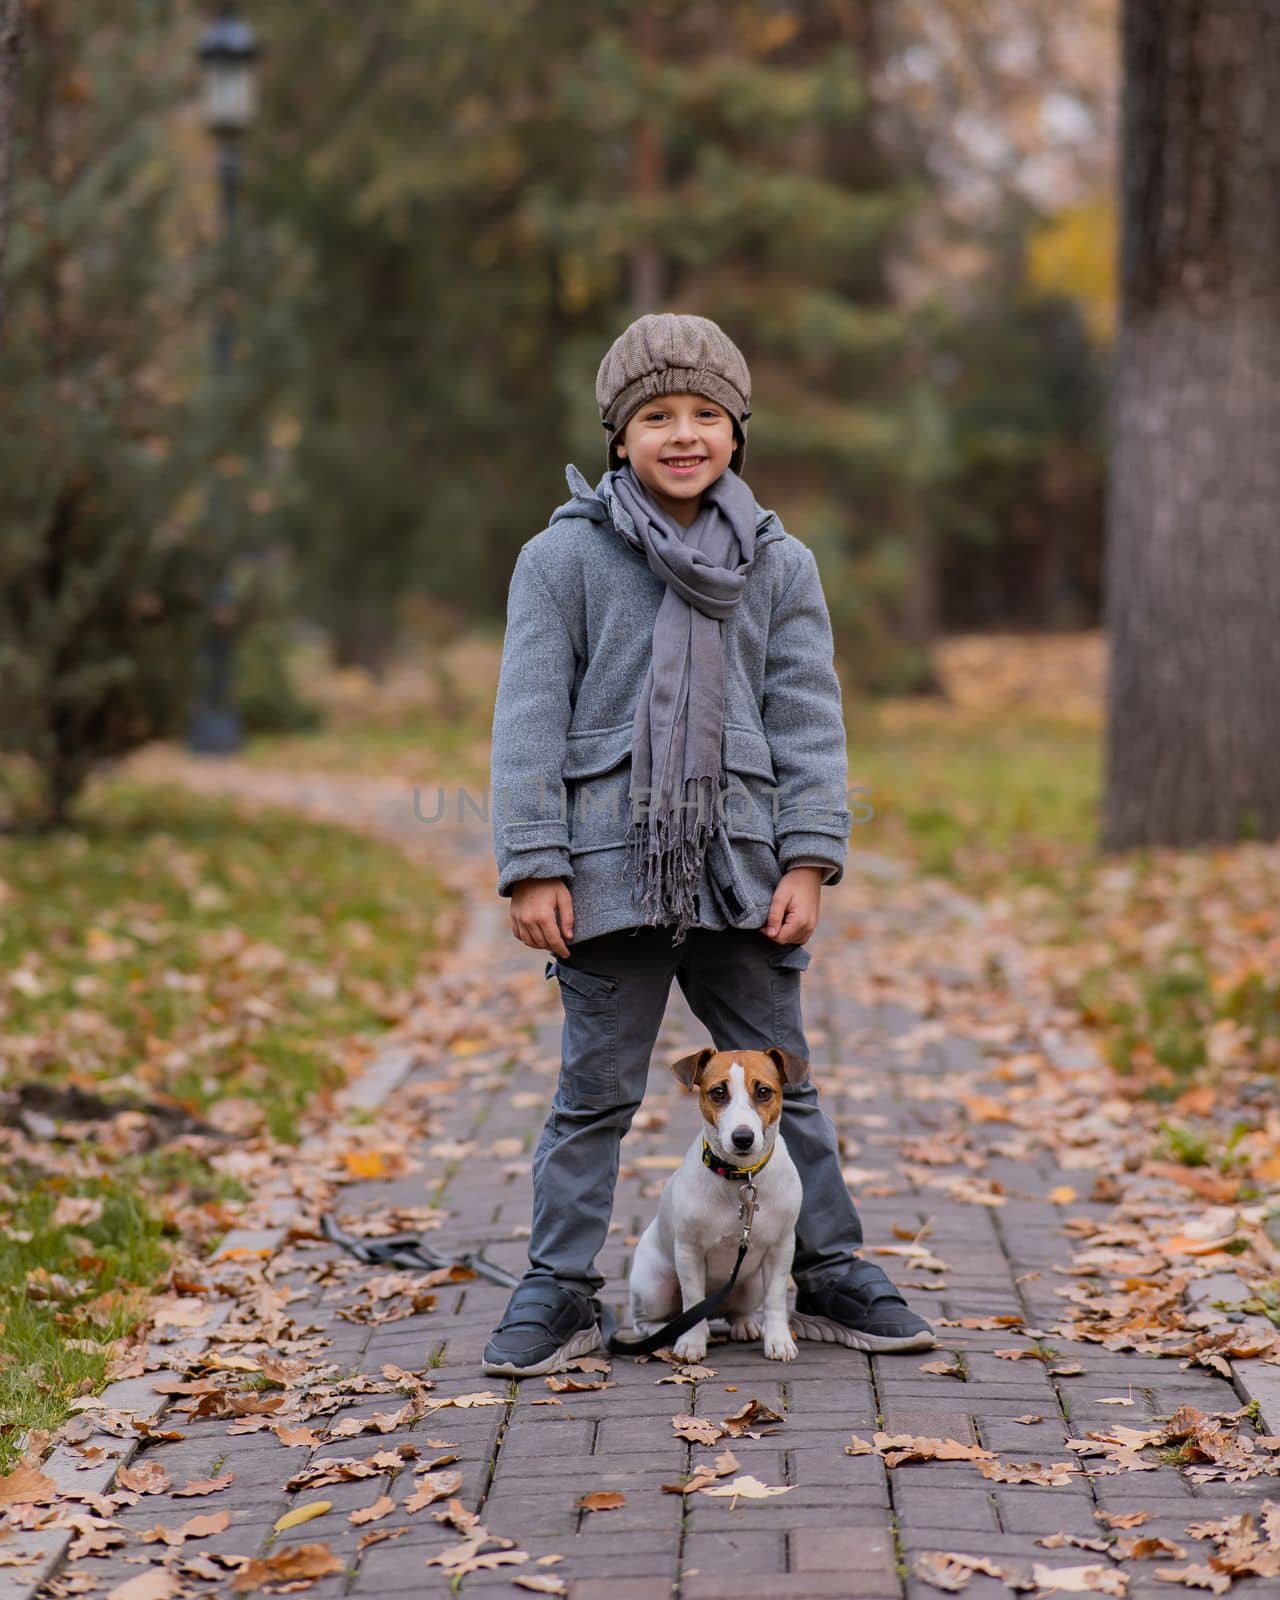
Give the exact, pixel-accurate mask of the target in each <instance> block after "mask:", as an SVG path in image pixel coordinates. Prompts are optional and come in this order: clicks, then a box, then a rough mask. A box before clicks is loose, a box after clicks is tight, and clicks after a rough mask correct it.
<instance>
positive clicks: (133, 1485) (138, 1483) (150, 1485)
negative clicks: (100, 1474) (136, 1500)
mask: <svg viewBox="0 0 1280 1600" xmlns="http://www.w3.org/2000/svg"><path fill="white" fill-rule="evenodd" d="M116 1482H117V1483H118V1484H119V1485H120V1487H121V1488H122V1489H129V1490H131V1491H132V1492H133V1493H134V1494H167V1493H168V1492H169V1488H170V1479H169V1474H168V1473H167V1472H166V1471H165V1469H164V1468H163V1467H162V1466H161V1465H160V1463H159V1462H158V1461H143V1462H141V1463H140V1464H139V1465H138V1466H136V1467H117V1468H116Z"/></svg>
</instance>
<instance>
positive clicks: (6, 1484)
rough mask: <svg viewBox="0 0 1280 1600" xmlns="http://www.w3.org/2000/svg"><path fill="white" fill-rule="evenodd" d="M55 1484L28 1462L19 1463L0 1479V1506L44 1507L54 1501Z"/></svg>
mask: <svg viewBox="0 0 1280 1600" xmlns="http://www.w3.org/2000/svg"><path fill="white" fill-rule="evenodd" d="M54 1487H55V1486H54V1482H53V1479H52V1478H49V1477H46V1476H45V1474H44V1473H43V1472H40V1471H39V1470H38V1469H37V1468H36V1467H33V1466H31V1465H30V1464H29V1463H28V1462H25V1461H23V1462H19V1464H18V1465H17V1466H16V1467H15V1468H14V1469H13V1471H12V1472H11V1473H9V1475H8V1476H7V1477H4V1478H0V1506H44V1505H48V1504H49V1502H50V1501H51V1500H52V1499H53V1494H54Z"/></svg>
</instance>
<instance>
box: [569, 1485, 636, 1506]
mask: <svg viewBox="0 0 1280 1600" xmlns="http://www.w3.org/2000/svg"><path fill="white" fill-rule="evenodd" d="M573 1503H574V1505H575V1506H577V1507H578V1508H579V1510H581V1511H616V1510H617V1509H618V1507H619V1506H625V1505H626V1503H627V1497H626V1495H625V1494H622V1493H621V1492H620V1491H619V1490H617V1489H595V1490H593V1491H592V1492H591V1493H590V1494H584V1495H583V1497H582V1499H581V1500H575V1501H574V1502H573Z"/></svg>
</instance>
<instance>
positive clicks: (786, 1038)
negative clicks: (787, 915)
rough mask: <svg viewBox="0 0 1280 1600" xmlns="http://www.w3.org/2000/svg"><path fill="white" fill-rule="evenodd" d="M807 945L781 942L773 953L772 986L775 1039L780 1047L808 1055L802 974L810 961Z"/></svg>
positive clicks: (771, 962) (771, 956)
mask: <svg viewBox="0 0 1280 1600" xmlns="http://www.w3.org/2000/svg"><path fill="white" fill-rule="evenodd" d="M811 959H812V952H811V951H810V950H809V947H808V946H807V945H803V944H786V945H778V946H777V947H775V949H774V950H773V951H772V952H771V953H770V955H769V990H770V1000H771V1002H772V1006H773V1039H772V1043H774V1044H776V1045H777V1046H778V1047H779V1049H782V1050H790V1051H793V1052H794V1053H795V1054H796V1055H803V1056H806V1057H807V1055H808V1048H807V1046H806V1044H805V1037H804V1022H803V1019H802V1017H801V1013H800V974H801V973H802V972H803V971H804V970H805V968H806V967H807V966H808V965H809V962H810V960H811Z"/></svg>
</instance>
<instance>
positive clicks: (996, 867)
mask: <svg viewBox="0 0 1280 1600" xmlns="http://www.w3.org/2000/svg"><path fill="white" fill-rule="evenodd" d="M847 725H848V735H849V783H850V785H851V786H856V785H862V786H863V788H864V795H863V797H862V798H863V799H864V800H865V801H866V802H867V803H869V804H870V805H871V806H872V807H873V808H874V811H875V816H874V817H873V818H872V819H871V820H870V821H869V822H866V823H856V824H855V826H854V829H853V833H852V836H851V839H850V843H851V844H852V845H853V846H855V847H861V848H865V849H869V850H881V851H885V852H887V853H889V854H897V855H906V856H908V857H910V859H911V860H913V861H914V862H915V863H916V864H917V865H918V866H920V867H921V868H922V869H923V870H925V871H927V872H933V873H937V874H939V875H941V876H945V877H950V878H953V879H956V880H957V881H959V882H961V883H962V884H963V885H964V886H965V887H968V888H970V889H972V890H975V891H981V890H983V889H985V888H987V887H994V886H997V885H999V884H1001V883H1005V882H1008V881H1009V880H1010V879H1012V880H1013V881H1015V882H1024V883H1055V884H1056V883H1057V881H1058V877H1059V874H1060V873H1061V871H1062V870H1063V868H1064V867H1066V866H1068V865H1071V866H1074V865H1078V864H1079V863H1080V862H1081V861H1082V860H1083V859H1085V858H1087V857H1088V856H1089V855H1090V854H1091V853H1092V851H1093V849H1094V844H1095V839H1096V834H1097V809H1098V797H1099V789H1100V784H1101V744H1100V736H1099V734H1098V732H1097V731H1096V730H1091V729H1088V728H1082V727H1081V726H1080V725H1079V724H1078V723H1068V722H1055V721H1052V720H1050V719H1047V718H1044V717H1030V716H1019V717H1013V716H1002V717H991V718H983V719H975V718H972V717H960V716H954V715H952V714H950V713H948V712H947V711H946V710H945V709H939V710H938V711H937V712H935V713H931V712H930V711H929V709H928V708H925V707H922V708H919V709H918V710H913V713H912V715H911V716H910V717H909V718H908V717H903V716H902V715H901V714H900V713H899V712H898V711H897V710H896V708H894V707H892V706H890V707H884V708H878V709H877V708H873V709H870V710H866V711H862V712H855V711H854V710H852V709H851V710H850V713H849V716H848V719H847ZM856 814H857V813H856V812H855V815H856Z"/></svg>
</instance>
